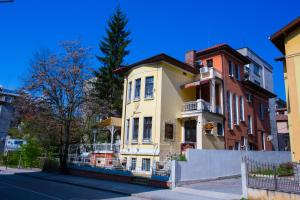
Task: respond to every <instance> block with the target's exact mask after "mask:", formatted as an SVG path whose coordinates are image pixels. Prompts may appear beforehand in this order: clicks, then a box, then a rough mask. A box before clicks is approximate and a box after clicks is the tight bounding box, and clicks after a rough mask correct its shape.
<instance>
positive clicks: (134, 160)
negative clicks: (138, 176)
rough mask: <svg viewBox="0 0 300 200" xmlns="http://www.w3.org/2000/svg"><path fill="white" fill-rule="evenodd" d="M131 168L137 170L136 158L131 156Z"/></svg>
mask: <svg viewBox="0 0 300 200" xmlns="http://www.w3.org/2000/svg"><path fill="white" fill-rule="evenodd" d="M131 170H136V158H131Z"/></svg>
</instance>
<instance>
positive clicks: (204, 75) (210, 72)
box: [199, 67, 222, 80]
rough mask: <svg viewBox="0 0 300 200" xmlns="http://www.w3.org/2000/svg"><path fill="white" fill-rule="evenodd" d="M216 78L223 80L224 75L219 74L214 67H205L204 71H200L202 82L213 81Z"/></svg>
mask: <svg viewBox="0 0 300 200" xmlns="http://www.w3.org/2000/svg"><path fill="white" fill-rule="evenodd" d="M215 77H218V78H221V79H222V75H221V74H220V73H219V72H217V71H216V70H215V69H214V68H213V67H203V68H202V70H201V69H200V73H199V78H200V80H206V79H212V78H215Z"/></svg>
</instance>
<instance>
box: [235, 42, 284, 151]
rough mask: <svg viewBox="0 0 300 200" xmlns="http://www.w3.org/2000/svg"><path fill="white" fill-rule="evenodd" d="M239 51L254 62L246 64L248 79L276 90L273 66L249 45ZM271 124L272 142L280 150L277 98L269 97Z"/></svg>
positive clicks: (269, 89) (268, 88)
mask: <svg viewBox="0 0 300 200" xmlns="http://www.w3.org/2000/svg"><path fill="white" fill-rule="evenodd" d="M237 51H238V52H239V53H241V54H242V55H244V56H246V57H247V58H249V59H250V60H251V61H252V63H250V64H247V65H245V71H246V72H248V74H249V77H248V79H249V80H250V81H252V82H254V83H256V84H257V85H259V86H261V87H263V88H264V89H266V90H268V91H270V92H274V91H273V90H274V82H273V67H272V66H271V65H270V64H269V63H268V62H266V61H265V60H264V59H263V58H261V57H260V56H259V55H257V54H256V53H255V52H254V51H253V50H251V49H250V48H248V47H245V48H240V49H237ZM268 111H269V114H270V125H271V135H272V140H271V142H272V144H273V148H274V150H278V140H277V128H276V98H273V99H269V108H268Z"/></svg>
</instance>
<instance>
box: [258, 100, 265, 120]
mask: <svg viewBox="0 0 300 200" xmlns="http://www.w3.org/2000/svg"><path fill="white" fill-rule="evenodd" d="M259 118H260V120H264V105H263V104H262V103H260V104H259Z"/></svg>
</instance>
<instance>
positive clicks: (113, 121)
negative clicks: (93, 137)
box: [97, 117, 122, 128]
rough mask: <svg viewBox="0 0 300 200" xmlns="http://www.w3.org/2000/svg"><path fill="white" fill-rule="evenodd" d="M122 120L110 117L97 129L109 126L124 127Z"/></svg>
mask: <svg viewBox="0 0 300 200" xmlns="http://www.w3.org/2000/svg"><path fill="white" fill-rule="evenodd" d="M121 124H122V119H121V118H118V117H110V118H108V119H105V120H103V121H101V122H100V123H99V124H97V127H99V128H105V127H109V126H115V127H118V128H119V127H121V126H122V125H121Z"/></svg>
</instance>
